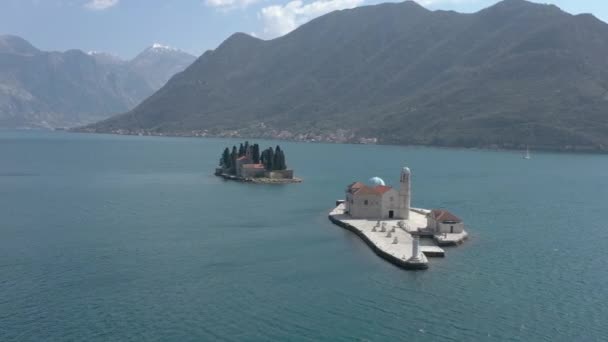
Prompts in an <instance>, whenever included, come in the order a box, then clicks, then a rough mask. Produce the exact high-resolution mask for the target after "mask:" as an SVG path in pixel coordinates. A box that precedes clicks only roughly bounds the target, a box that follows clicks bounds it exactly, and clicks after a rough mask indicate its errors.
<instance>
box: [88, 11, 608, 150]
mask: <svg viewBox="0 0 608 342" xmlns="http://www.w3.org/2000/svg"><path fill="white" fill-rule="evenodd" d="M606 56H608V25H607V24H606V23H604V22H602V21H600V20H598V19H596V18H595V17H593V16H592V15H588V14H584V15H571V14H568V13H566V12H563V11H562V10H560V9H559V8H558V7H556V6H553V5H544V4H536V3H530V2H527V1H524V0H504V1H502V2H499V3H497V4H496V5H494V6H491V7H489V8H487V9H484V10H482V11H479V12H477V13H473V14H462V13H456V12H452V11H430V10H427V9H425V8H423V7H422V6H420V5H418V4H416V3H415V2H413V1H406V2H403V3H386V4H380V5H375V6H366V7H358V8H355V9H350V10H342V11H336V12H332V13H330V14H327V15H324V16H322V17H319V18H317V19H315V20H312V21H310V22H309V23H307V24H305V25H302V26H301V27H300V28H298V29H297V30H295V31H293V32H291V33H289V34H287V35H285V36H283V37H280V38H276V39H273V40H268V41H264V40H260V39H257V38H254V37H251V36H248V35H246V34H242V33H237V34H234V35H233V36H231V37H230V38H228V39H227V40H226V41H224V42H223V43H222V44H221V45H220V46H219V47H218V48H217V49H216V50H213V51H208V52H206V53H205V54H203V55H202V56H201V57H200V58H199V59H198V60H197V61H196V62H195V63H193V64H192V65H191V66H190V67H189V68H187V69H186V70H185V71H184V72H182V73H180V74H178V75H177V76H175V77H174V78H172V79H171V80H170V81H169V82H168V83H167V84H166V85H165V86H164V87H163V88H161V89H160V90H159V91H158V92H156V93H155V94H154V95H152V96H151V97H149V98H148V99H146V100H145V101H144V102H142V103H141V104H140V105H139V106H137V107H136V108H134V109H133V110H131V111H129V112H127V113H125V114H123V115H119V116H116V117H113V118H111V119H109V120H105V121H103V122H100V123H98V124H95V125H92V126H90V127H87V128H86V130H88V131H97V132H121V133H135V132H140V133H141V132H144V133H151V134H161V133H162V134H202V135H231V136H246V137H275V138H287V139H302V140H333V141H352V142H357V141H367V142H368V141H377V142H379V143H394V144H428V145H441V146H480V147H489V146H494V147H507V148H518V147H521V146H525V145H526V144H529V145H530V146H531V147H532V148H549V149H573V150H604V151H605V150H607V149H608V58H606Z"/></svg>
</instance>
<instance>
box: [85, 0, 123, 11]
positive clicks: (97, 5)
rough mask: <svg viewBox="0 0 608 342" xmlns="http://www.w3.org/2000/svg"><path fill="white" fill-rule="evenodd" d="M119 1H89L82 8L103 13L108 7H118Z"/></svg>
mask: <svg viewBox="0 0 608 342" xmlns="http://www.w3.org/2000/svg"><path fill="white" fill-rule="evenodd" d="M119 1H120V0H91V1H89V2H87V3H86V4H85V5H84V7H86V8H88V9H90V10H94V11H103V10H105V9H108V8H110V7H113V6H116V5H118V2H119Z"/></svg>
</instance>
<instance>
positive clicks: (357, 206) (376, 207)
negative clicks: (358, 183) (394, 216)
mask: <svg viewBox="0 0 608 342" xmlns="http://www.w3.org/2000/svg"><path fill="white" fill-rule="evenodd" d="M365 201H367V204H365ZM381 207H382V199H381V198H380V196H378V195H361V194H359V195H357V196H355V198H354V201H353V203H352V204H350V205H349V209H350V210H349V212H350V216H352V217H353V218H368V219H378V218H380V217H381Z"/></svg>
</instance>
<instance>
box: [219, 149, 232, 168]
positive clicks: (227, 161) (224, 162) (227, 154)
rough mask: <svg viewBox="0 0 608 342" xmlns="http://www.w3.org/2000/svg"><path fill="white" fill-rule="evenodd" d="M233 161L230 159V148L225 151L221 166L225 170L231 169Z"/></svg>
mask: <svg viewBox="0 0 608 342" xmlns="http://www.w3.org/2000/svg"><path fill="white" fill-rule="evenodd" d="M230 162H231V159H230V150H229V149H228V147H226V148H225V149H224V153H222V158H221V159H220V166H221V167H223V168H224V169H228V168H230V164H231V163H230Z"/></svg>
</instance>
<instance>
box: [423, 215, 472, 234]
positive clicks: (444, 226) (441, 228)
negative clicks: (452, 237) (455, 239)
mask: <svg viewBox="0 0 608 342" xmlns="http://www.w3.org/2000/svg"><path fill="white" fill-rule="evenodd" d="M427 222H428V224H427V227H428V228H432V229H433V230H434V231H435V232H436V233H441V234H443V233H458V234H459V233H462V232H463V231H464V223H463V222H459V223H443V222H437V221H435V219H433V218H432V217H430V216H429V217H427ZM452 227H453V228H452Z"/></svg>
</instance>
